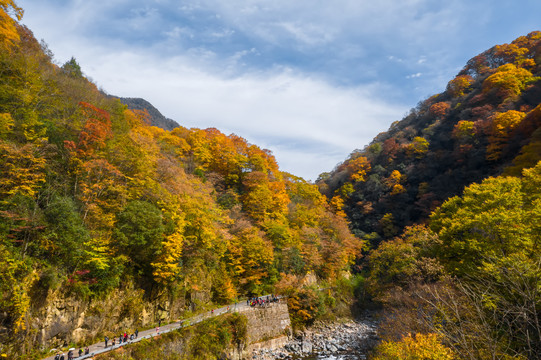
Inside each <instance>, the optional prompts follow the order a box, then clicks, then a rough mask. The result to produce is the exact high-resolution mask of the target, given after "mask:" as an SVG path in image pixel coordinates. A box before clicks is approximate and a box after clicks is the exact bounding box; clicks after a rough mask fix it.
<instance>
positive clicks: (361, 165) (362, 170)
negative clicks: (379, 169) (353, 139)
mask: <svg viewBox="0 0 541 360" xmlns="http://www.w3.org/2000/svg"><path fill="white" fill-rule="evenodd" d="M347 167H348V169H349V171H350V172H351V180H353V181H355V182H361V181H365V180H366V174H367V173H368V172H369V171H370V170H371V168H372V167H371V166H370V161H368V159H367V158H366V157H364V156H359V157H357V158H355V159H353V160H351V161H349V162H348V163H347Z"/></svg>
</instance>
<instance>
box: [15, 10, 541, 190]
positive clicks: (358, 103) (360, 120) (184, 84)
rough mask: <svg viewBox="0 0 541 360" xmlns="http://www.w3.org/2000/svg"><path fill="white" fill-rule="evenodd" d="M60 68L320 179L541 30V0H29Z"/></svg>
mask: <svg viewBox="0 0 541 360" xmlns="http://www.w3.org/2000/svg"><path fill="white" fill-rule="evenodd" d="M17 4H18V5H19V6H21V7H22V8H23V9H24V10H25V15H24V18H23V20H22V23H24V24H26V25H27V26H28V27H29V28H30V29H31V30H32V31H33V32H34V34H35V36H36V38H38V39H44V40H45V41H46V42H47V43H48V44H49V47H50V49H51V50H52V52H53V53H54V54H55V59H56V61H57V62H58V63H59V64H62V63H64V62H65V61H67V60H69V59H70V58H71V57H72V56H74V57H75V58H76V59H77V61H78V62H79V63H80V65H81V67H82V69H83V72H84V73H85V74H86V75H87V76H88V77H89V78H91V79H92V80H93V81H94V82H95V83H96V84H98V86H100V87H101V88H102V89H103V90H105V91H106V92H107V93H109V94H113V95H118V96H123V97H142V98H145V99H146V100H148V101H150V102H151V103H152V104H153V105H154V106H156V107H157V108H158V109H159V110H160V111H161V112H162V113H163V114H164V115H165V116H167V117H169V118H172V119H174V120H175V121H177V122H178V123H179V124H181V125H183V126H186V127H197V128H207V127H216V128H218V129H219V130H221V131H223V132H225V133H227V134H229V133H235V134H237V135H239V136H242V137H244V138H246V139H247V140H248V141H250V142H252V143H254V144H257V145H258V146H261V147H264V148H267V149H270V150H271V151H272V152H273V153H274V155H275V156H276V158H277V160H278V162H279V164H280V168H281V169H282V170H284V171H288V172H291V173H293V174H295V175H299V176H303V177H304V178H306V179H309V180H315V179H316V178H317V176H318V175H319V174H320V173H322V172H324V171H331V170H332V169H333V168H334V166H335V165H336V164H337V163H339V162H340V161H343V160H344V159H345V158H346V157H347V156H348V154H349V153H351V152H352V151H353V150H355V149H359V148H363V147H364V146H365V145H367V144H368V143H369V142H370V141H371V140H372V138H373V137H374V136H375V135H377V134H378V133H379V132H381V131H385V130H386V129H387V128H388V127H389V125H390V124H391V123H392V122H393V121H395V120H400V119H401V118H402V117H403V116H404V115H405V114H406V113H407V111H408V110H409V109H410V108H412V107H414V106H415V105H416V104H417V103H418V102H419V101H420V100H423V99H425V98H427V97H429V96H431V95H433V94H435V93H438V92H441V91H442V90H444V89H445V86H446V84H447V82H448V81H449V80H451V79H452V78H453V77H454V76H455V75H456V74H457V73H458V72H459V71H460V69H461V68H462V67H463V66H464V65H465V64H466V62H467V60H468V59H470V58H471V57H473V56H475V55H477V54H478V53H480V52H482V51H484V50H486V49H488V48H490V47H491V46H493V45H496V44H502V43H508V42H510V41H512V40H513V39H515V38H516V37H518V36H520V35H526V34H527V33H529V32H531V31H534V30H541V26H540V21H541V20H540V18H539V14H540V13H541V2H540V1H538V0H536V1H534V0H514V1H511V0H509V1H507V0H492V1H489V0H475V1H472V0H446V1H436V0H378V1H374V0H371V1H366V0H332V1H329V0H327V1H323V0H311V1H308V0H293V1H292V0H287V1H285V0H273V1H269V0H267V1H262V0H227V1H225V0H186V1H170V0H145V1H143V0H107V1H88V0H19V1H17Z"/></svg>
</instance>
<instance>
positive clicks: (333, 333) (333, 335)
mask: <svg viewBox="0 0 541 360" xmlns="http://www.w3.org/2000/svg"><path fill="white" fill-rule="evenodd" d="M377 340H378V335H377V322H376V320H375V317H374V315H373V314H371V313H368V314H366V315H365V316H363V317H362V318H361V319H358V320H351V319H344V320H341V321H337V322H333V323H323V322H320V323H316V324H315V325H313V326H312V327H310V328H309V329H306V330H304V331H302V332H299V333H297V334H296V335H295V336H294V337H293V338H292V339H291V340H290V341H288V342H287V344H285V345H284V346H282V347H280V348H277V349H261V350H257V351H254V352H253V353H252V356H251V359H259V360H271V359H318V358H322V359H323V358H325V357H330V356H334V357H335V358H339V357H344V356H347V358H348V359H365V358H366V357H367V354H368V352H369V351H370V350H371V349H372V348H373V347H374V345H375V344H376V342H377Z"/></svg>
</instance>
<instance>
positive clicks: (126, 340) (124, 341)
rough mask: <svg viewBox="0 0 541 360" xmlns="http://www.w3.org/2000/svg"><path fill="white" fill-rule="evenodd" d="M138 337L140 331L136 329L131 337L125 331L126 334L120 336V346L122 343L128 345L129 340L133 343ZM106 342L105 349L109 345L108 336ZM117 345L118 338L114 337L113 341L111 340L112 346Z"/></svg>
mask: <svg viewBox="0 0 541 360" xmlns="http://www.w3.org/2000/svg"><path fill="white" fill-rule="evenodd" d="M138 335H139V329H135V332H134V333H133V334H130V335H128V333H127V332H125V331H124V334H120V336H119V337H118V344H119V345H120V344H122V343H127V342H128V340H129V341H133V340H134V339H137V336H138ZM104 340H105V347H107V346H108V344H109V337H107V336H106V337H105V338H104ZM115 345H116V338H114V337H113V339H112V340H111V346H115Z"/></svg>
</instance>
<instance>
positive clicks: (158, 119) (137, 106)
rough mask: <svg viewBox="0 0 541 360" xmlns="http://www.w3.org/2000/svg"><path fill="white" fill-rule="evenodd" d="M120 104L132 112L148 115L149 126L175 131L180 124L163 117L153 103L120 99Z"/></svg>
mask: <svg viewBox="0 0 541 360" xmlns="http://www.w3.org/2000/svg"><path fill="white" fill-rule="evenodd" d="M119 99H120V102H121V103H122V104H124V105H126V106H128V109H130V110H141V111H146V112H147V113H148V120H149V121H150V124H149V125H152V126H156V127H159V128H162V129H164V130H173V129H174V128H176V127H178V126H179V124H178V123H177V122H176V121H174V120H171V119H169V118H167V117H165V116H163V115H162V113H161V112H160V111H159V110H158V109H156V108H155V107H154V105H152V104H151V103H149V102H148V101H146V100H145V99H141V98H123V97H121V98H119Z"/></svg>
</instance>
